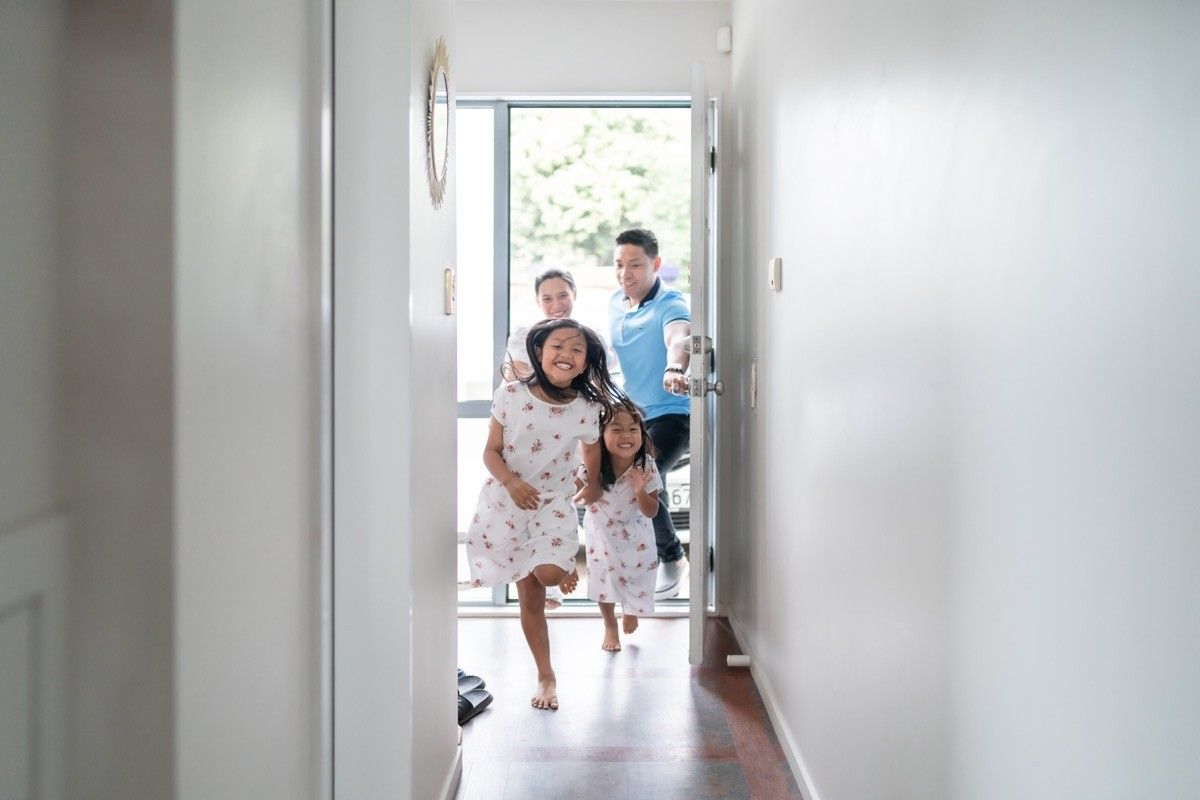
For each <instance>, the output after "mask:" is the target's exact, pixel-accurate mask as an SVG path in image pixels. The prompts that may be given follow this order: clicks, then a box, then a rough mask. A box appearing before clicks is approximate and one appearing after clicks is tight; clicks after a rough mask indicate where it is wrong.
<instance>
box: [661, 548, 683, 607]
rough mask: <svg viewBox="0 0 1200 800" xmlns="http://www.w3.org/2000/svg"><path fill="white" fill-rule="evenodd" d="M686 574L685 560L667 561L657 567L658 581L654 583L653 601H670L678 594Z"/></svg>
mask: <svg viewBox="0 0 1200 800" xmlns="http://www.w3.org/2000/svg"><path fill="white" fill-rule="evenodd" d="M687 573H688V561H687V558H686V557H685V558H681V559H679V560H678V561H667V562H664V563H662V564H659V565H658V579H657V580H656V581H655V582H654V599H655V600H670V599H671V598H672V597H676V596H677V595H678V594H679V590H680V589H681V588H682V587H683V580H684V576H686V575H687Z"/></svg>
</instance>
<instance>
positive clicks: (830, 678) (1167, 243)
mask: <svg viewBox="0 0 1200 800" xmlns="http://www.w3.org/2000/svg"><path fill="white" fill-rule="evenodd" d="M734 31H735V49H734V60H733V96H734V98H735V99H736V109H735V115H736V119H735V121H734V125H735V129H736V141H735V142H734V143H733V144H734V147H735V149H736V151H737V152H736V154H735V157H736V159H737V163H738V166H739V170H738V173H737V175H736V181H735V182H736V186H735V190H734V191H735V198H734V200H735V204H736V208H737V215H736V225H735V236H736V238H737V242H736V244H735V248H736V252H737V255H738V263H739V265H740V268H741V280H740V282H739V286H740V297H739V301H738V303H737V307H738V309H739V311H738V313H737V318H736V320H735V324H736V326H737V327H738V328H739V329H744V330H745V331H746V332H747V334H748V341H747V342H746V345H745V350H744V352H742V353H740V354H739V356H741V358H739V359H738V360H739V362H740V363H741V364H742V365H743V368H742V372H741V375H740V376H739V380H736V381H729V380H728V379H729V378H730V377H732V376H729V375H727V376H726V378H727V381H728V382H730V383H733V384H734V385H735V386H737V387H738V388H737V389H736V390H735V396H734V400H735V402H737V403H738V404H739V405H740V406H742V407H743V408H744V407H746V400H747V398H746V389H745V385H746V371H745V366H744V365H745V359H746V358H748V357H750V356H757V357H758V359H759V363H760V366H761V371H760V387H759V399H760V406H759V408H758V409H757V410H756V411H754V412H751V413H750V414H749V415H748V416H747V418H746V421H745V425H744V430H743V436H744V440H743V439H741V437H739V439H740V440H743V441H744V448H743V450H742V453H741V460H742V461H743V463H744V464H745V465H746V470H745V473H744V479H743V480H741V481H740V484H739V486H738V487H737V492H738V493H739V495H740V496H743V497H744V498H745V500H746V506H745V509H746V513H747V518H748V519H749V521H750V526H749V530H748V531H747V536H746V537H745V538H744V539H741V540H740V546H739V548H738V553H737V555H738V559H737V560H738V563H739V569H738V572H739V575H740V576H741V577H742V578H743V580H741V581H739V583H738V584H737V588H736V591H737V594H736V598H735V612H736V616H737V617H738V619H739V621H740V623H741V627H742V630H743V631H744V632H746V633H748V640H749V641H748V643H749V644H750V645H751V646H752V648H753V650H754V653H755V658H756V663H757V665H758V667H759V669H760V670H761V673H762V675H763V676H765V678H766V679H767V681H766V683H767V684H769V686H770V689H771V691H772V692H773V694H774V696H775V697H776V699H777V700H778V703H779V707H780V709H781V711H782V714H781V716H782V719H783V720H784V722H785V732H786V734H787V735H788V736H789V744H790V745H791V746H793V747H794V748H796V751H797V752H798V753H799V754H800V756H801V757H802V759H803V761H804V762H805V764H806V765H807V772H808V774H809V776H810V777H811V780H812V786H813V787H814V788H815V790H816V794H817V795H819V797H821V798H822V800H857V799H859V798H874V797H888V798H922V799H925V798H949V797H953V798H970V800H986V798H1011V797H1022V798H1047V800H1049V799H1050V798H1064V797H1094V798H1129V797H1192V796H1197V795H1200V766H1198V764H1197V762H1196V760H1195V758H1194V753H1195V752H1196V751H1197V750H1198V749H1200V682H1198V681H1197V680H1196V672H1195V667H1194V665H1195V663H1196V661H1197V658H1198V657H1200V628H1197V626H1196V625H1195V624H1194V621H1195V618H1196V614H1197V612H1198V610H1200V582H1197V581H1196V580H1195V573H1196V568H1197V563H1198V561H1200V535H1198V529H1197V522H1196V521H1197V519H1200V499H1198V495H1197V494H1196V492H1195V487H1196V486H1197V485H1200V466H1198V465H1200V461H1198V460H1197V459H1196V456H1195V453H1196V452H1197V450H1198V449H1200V417H1198V416H1197V414H1196V412H1195V410H1196V408H1197V407H1198V406H1200V369H1197V365H1198V364H1200V322H1198V321H1200V314H1198V313H1197V310H1198V309H1197V298H1198V297H1200V271H1198V270H1197V268H1196V265H1197V263H1198V262H1200V233H1198V232H1197V227H1196V224H1195V221H1196V219H1197V218H1198V214H1200V190H1198V189H1197V187H1200V150H1198V149H1197V148H1196V142H1197V141H1198V140H1200V106H1198V105H1197V103H1196V97H1197V91H1198V83H1197V75H1198V74H1200V55H1198V54H1200V12H1198V11H1197V8H1196V7H1195V6H1194V5H1188V4H1168V3H1152V4H1144V5H1140V6H1133V5H1127V4H1100V5H1097V4H1094V3H1082V2H1066V1H1064V2H1053V3H1049V4H1046V3H1025V2H996V1H994V0H993V1H991V2H985V3H976V4H970V5H959V6H955V5H947V4H943V3H933V2H918V3H907V4H902V5H896V4H893V3H886V2H869V1H867V2H854V3H815V2H792V0H762V1H761V2H740V1H739V2H736V3H735V6H734ZM772 256H781V257H782V258H783V259H784V265H785V266H784V281H783V285H784V289H783V292H782V294H778V295H775V294H770V293H768V291H767V288H766V280H765V274H764V272H765V266H766V262H767V259H768V258H770V257H772ZM783 498H787V499H786V501H785V500H783ZM781 587H790V588H789V589H788V590H787V591H781Z"/></svg>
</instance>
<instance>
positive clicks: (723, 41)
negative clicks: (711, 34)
mask: <svg viewBox="0 0 1200 800" xmlns="http://www.w3.org/2000/svg"><path fill="white" fill-rule="evenodd" d="M732 50H733V28H731V27H729V26H728V25H722V26H721V27H719V28H717V52H718V53H728V52H731V51H732Z"/></svg>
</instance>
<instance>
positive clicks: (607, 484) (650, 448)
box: [600, 398, 654, 492]
mask: <svg viewBox="0 0 1200 800" xmlns="http://www.w3.org/2000/svg"><path fill="white" fill-rule="evenodd" d="M622 411H624V412H625V413H627V414H629V416H631V417H633V421H634V422H636V423H637V425H638V427H639V428H641V429H642V449H641V450H638V452H637V455H635V456H634V457H633V463H632V464H630V465H629V466H630V467H631V468H632V467H645V466H646V459H649V460H651V461H653V460H654V441H653V440H652V439H651V438H650V432H649V431H647V430H646V417H645V415H643V414H642V410H641V409H640V408H638V406H637V403H635V402H633V401H632V400H630V399H629V398H625V399H624V400H623V401H621V402H620V403H618V404H617V405H615V406H613V408H612V410H611V411H610V412H609V414H608V416H607V417H606V418H605V419H604V420H603V421H602V422H601V423H600V488H601V489H603V490H604V491H606V492H607V491H608V490H609V489H611V488H612V485H613V484H614V483H616V482H617V476H616V473H615V471H614V470H613V462H612V454H611V453H609V452H608V448H607V447H605V446H604V429H605V428H607V427H608V426H609V425H610V424H611V423H612V421H613V420H614V419H616V417H617V414H619V413H621V412H622Z"/></svg>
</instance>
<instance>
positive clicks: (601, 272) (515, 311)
mask: <svg viewBox="0 0 1200 800" xmlns="http://www.w3.org/2000/svg"><path fill="white" fill-rule="evenodd" d="M509 119H510V122H509V130H510V133H509V137H510V138H509V142H510V165H511V178H510V206H511V211H510V213H511V219H512V224H511V233H510V237H511V238H510V242H511V245H510V250H511V255H510V265H511V271H510V285H511V290H510V292H509V298H510V300H509V303H510V313H509V319H510V320H511V327H512V328H516V327H519V326H521V325H529V324H531V323H533V322H536V321H537V320H539V319H541V318H542V313H541V311H540V309H539V307H538V305H537V302H536V299H535V297H534V291H533V279H534V277H535V276H536V275H537V273H538V272H540V271H542V270H543V269H546V268H548V267H559V268H562V269H566V270H569V271H570V272H571V273H572V275H573V276H574V278H575V282H576V284H577V286H578V288H579V293H578V297H577V299H576V301H575V308H574V311H573V313H572V316H573V317H575V318H576V319H578V320H579V321H580V322H583V323H584V324H585V325H588V326H589V327H591V328H593V329H595V330H596V331H597V332H598V333H600V334H601V335H602V336H603V337H604V338H605V339H607V338H608V301H609V298H610V297H611V295H612V292H613V290H614V289H615V288H616V287H615V284H616V278H615V276H614V274H613V267H612V248H613V244H612V243H613V239H614V238H615V237H616V235H617V234H618V233H620V232H621V231H622V230H624V229H626V228H631V227H637V226H641V227H646V228H650V229H651V230H653V231H654V233H655V235H656V236H657V237H658V240H659V243H660V252H659V255H660V256H661V257H662V259H663V264H662V268H661V270H660V272H659V274H660V276H661V277H662V279H663V282H664V283H666V284H667V285H669V286H673V287H674V288H676V289H678V290H680V291H681V292H683V293H684V296H685V297H688V296H690V288H689V284H688V270H689V268H690V266H691V211H690V209H691V174H690V166H689V165H690V160H691V154H690V141H691V111H690V110H689V109H688V108H678V107H675V108H513V109H511V110H510V118H509Z"/></svg>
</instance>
